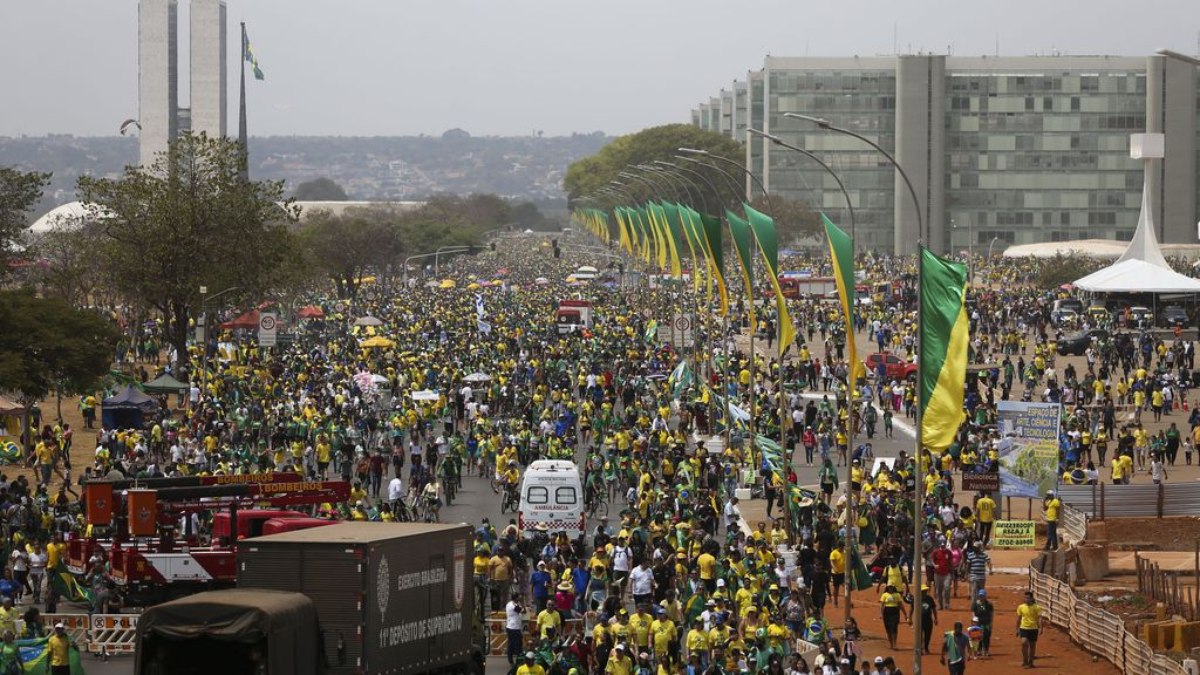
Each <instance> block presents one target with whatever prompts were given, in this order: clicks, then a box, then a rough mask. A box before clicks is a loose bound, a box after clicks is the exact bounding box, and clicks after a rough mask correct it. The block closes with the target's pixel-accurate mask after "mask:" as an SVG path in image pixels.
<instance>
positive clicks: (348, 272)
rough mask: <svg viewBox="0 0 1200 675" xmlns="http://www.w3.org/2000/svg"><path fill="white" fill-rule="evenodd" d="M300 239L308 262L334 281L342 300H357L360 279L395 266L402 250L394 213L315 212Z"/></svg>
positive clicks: (370, 210)
mask: <svg viewBox="0 0 1200 675" xmlns="http://www.w3.org/2000/svg"><path fill="white" fill-rule="evenodd" d="M300 238H301V242H302V244H303V247H304V248H305V250H306V251H307V252H308V259H309V260H310V261H311V263H312V264H313V265H314V266H315V267H316V268H317V269H320V270H321V271H323V272H324V273H325V274H326V275H328V276H329V278H330V279H331V280H332V281H333V284H334V287H335V288H336V289H337V295H338V297H339V298H355V297H357V296H358V286H359V279H360V278H362V277H363V276H364V275H365V274H366V272H367V270H368V269H370V268H375V269H383V268H385V267H387V266H390V265H392V264H394V262H395V259H396V257H397V256H398V255H399V254H400V252H401V251H402V250H403V242H402V240H401V229H400V227H399V225H398V224H397V223H396V222H395V216H394V214H392V213H390V212H386V211H378V210H372V209H347V210H346V212H345V213H343V214H341V215H333V214H332V213H330V212H328V211H318V212H316V213H313V214H311V215H309V216H308V218H307V220H306V221H305V223H304V226H303V227H302V228H301V230H300Z"/></svg>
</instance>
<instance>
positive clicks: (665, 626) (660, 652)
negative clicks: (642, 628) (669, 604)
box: [650, 607, 677, 666]
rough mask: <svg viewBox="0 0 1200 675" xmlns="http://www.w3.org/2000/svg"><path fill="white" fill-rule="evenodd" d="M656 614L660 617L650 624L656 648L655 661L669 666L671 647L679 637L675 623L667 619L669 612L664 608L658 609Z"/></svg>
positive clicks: (652, 639) (652, 640)
mask: <svg viewBox="0 0 1200 675" xmlns="http://www.w3.org/2000/svg"><path fill="white" fill-rule="evenodd" d="M654 613H655V614H656V615H657V616H658V618H657V619H655V620H654V621H653V622H652V623H651V624H650V639H651V642H652V643H653V647H654V660H655V661H657V662H658V663H660V664H662V663H667V664H668V666H669V665H670V658H671V657H670V654H671V645H672V644H673V643H674V642H675V639H676V637H677V632H676V630H675V622H674V621H671V619H669V618H667V610H665V609H663V608H662V607H658V608H656V609H655V611H654Z"/></svg>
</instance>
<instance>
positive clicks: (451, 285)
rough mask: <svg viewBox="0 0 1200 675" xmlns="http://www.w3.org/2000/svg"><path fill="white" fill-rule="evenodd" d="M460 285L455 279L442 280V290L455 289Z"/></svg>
mask: <svg viewBox="0 0 1200 675" xmlns="http://www.w3.org/2000/svg"><path fill="white" fill-rule="evenodd" d="M457 285H458V284H457V283H456V282H455V281H454V280H453V279H442V283H441V284H440V285H439V286H440V287H441V288H454V287H455V286H457Z"/></svg>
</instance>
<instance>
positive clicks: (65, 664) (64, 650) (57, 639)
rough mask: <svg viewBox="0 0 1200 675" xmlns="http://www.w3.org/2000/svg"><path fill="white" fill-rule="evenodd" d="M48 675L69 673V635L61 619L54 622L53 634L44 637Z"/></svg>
mask: <svg viewBox="0 0 1200 675" xmlns="http://www.w3.org/2000/svg"><path fill="white" fill-rule="evenodd" d="M46 650H47V651H48V652H49V659H48V660H49V661H50V675H71V636H70V635H68V634H67V627H66V626H64V625H63V623H62V622H61V621H59V622H58V623H56V624H54V634H52V635H51V636H50V637H49V638H47V639H46Z"/></svg>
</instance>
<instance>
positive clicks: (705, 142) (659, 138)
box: [563, 124, 745, 200]
mask: <svg viewBox="0 0 1200 675" xmlns="http://www.w3.org/2000/svg"><path fill="white" fill-rule="evenodd" d="M679 148H695V149H697V150H706V151H708V152H710V153H712V154H713V155H717V156H719V157H724V158H727V159H731V160H733V161H735V162H737V163H739V164H742V163H743V162H744V161H745V150H744V149H743V147H742V145H741V144H739V143H737V142H736V141H734V140H733V139H731V138H729V137H728V136H724V135H722V134H718V133H714V132H711V131H705V130H704V129H700V128H698V127H694V126H692V125H690V124H667V125H664V126H659V127H651V128H649V129H643V130H642V131H639V132H637V133H635V134H629V135H627V136H621V137H619V138H617V139H615V140H614V141H612V142H611V143H609V144H608V145H606V146H604V147H603V148H601V149H600V151H599V152H597V153H596V154H594V155H591V156H590V157H584V158H583V159H580V160H577V161H575V162H572V163H571V165H570V166H569V167H567V175H566V178H564V179H563V187H564V188H565V189H566V191H567V193H568V198H569V199H571V200H575V199H578V198H580V197H584V196H590V195H594V193H595V192H596V191H597V190H598V189H600V188H602V187H604V186H605V185H608V184H609V183H610V182H611V181H613V180H618V174H619V173H621V172H622V171H628V170H630V169H631V168H632V167H634V166H636V165H638V164H653V163H654V161H655V160H663V161H668V162H672V163H675V164H679V163H680V162H679V161H678V160H676V159H675V155H677V154H679V150H678V149H679ZM689 168H692V169H696V167H689ZM726 168H732V167H726ZM696 170H699V171H701V172H703V171H704V169H702V168H700V169H696ZM685 175H686V174H685ZM690 180H691V179H690V178H689V181H690ZM710 180H711V181H712V182H713V183H714V184H715V185H716V186H717V187H718V189H722V190H723V189H724V185H726V184H727V183H728V181H727V180H726V179H724V178H722V177H721V176H720V175H719V174H716V173H712V174H710ZM739 180H740V179H739ZM722 181H725V182H724V183H722ZM693 184H698V185H697V187H699V185H703V182H702V181H696V182H695V183H693ZM647 189H648V188H647ZM725 196H728V195H725Z"/></svg>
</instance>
